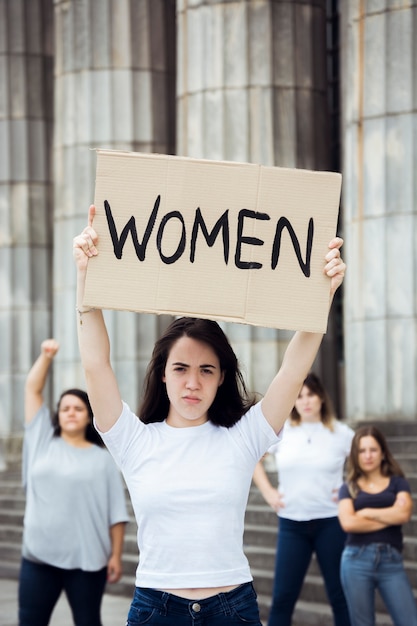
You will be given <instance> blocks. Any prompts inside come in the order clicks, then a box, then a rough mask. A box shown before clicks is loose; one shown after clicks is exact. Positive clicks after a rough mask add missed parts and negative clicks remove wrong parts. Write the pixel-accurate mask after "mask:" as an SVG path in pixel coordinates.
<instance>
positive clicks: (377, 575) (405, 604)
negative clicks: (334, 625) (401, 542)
mask: <svg viewBox="0 0 417 626" xmlns="http://www.w3.org/2000/svg"><path fill="white" fill-rule="evenodd" d="M340 575H341V579H342V585H343V589H344V590H345V596H346V600H347V603H348V606H349V612H350V618H351V621H352V626H374V624H375V589H378V591H379V593H380V595H381V597H382V599H383V601H384V603H385V605H386V607H387V610H388V612H389V614H390V615H391V617H392V620H393V622H394V624H395V626H417V608H416V602H415V600H414V596H413V592H412V590H411V585H410V582H409V580H408V578H407V574H406V572H405V570H404V566H403V559H402V556H401V554H400V553H399V552H398V550H396V549H395V548H393V547H392V546H390V545H389V544H386V543H371V544H369V545H367V546H361V547H357V546H346V548H345V549H344V551H343V554H342V562H341V566H340Z"/></svg>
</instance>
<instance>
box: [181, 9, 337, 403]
mask: <svg viewBox="0 0 417 626" xmlns="http://www.w3.org/2000/svg"><path fill="white" fill-rule="evenodd" d="M177 24H178V79H177V107H178V124H177V147H178V154H181V155H185V156H191V157H197V158H208V159H220V160H231V161H249V162H254V163H261V164H264V165H278V166H285V167H299V168H308V169H328V168H329V166H330V163H329V141H328V129H329V120H328V115H327V102H326V97H327V77H326V31H325V29H326V2H325V0H323V1H322V0H311V1H310V2H308V1H303V2H301V1H300V2H298V1H297V0H292V1H274V0H237V1H234V2H231V1H228V0H218V1H214V0H212V1H210V2H206V1H204V0H177ZM265 306H268V297H267V294H265ZM225 327H226V330H227V334H228V336H229V337H230V338H231V339H232V341H233V344H234V347H235V349H236V351H237V353H238V355H239V357H240V359H241V361H242V363H243V366H244V369H245V371H246V374H247V378H248V381H249V387H250V388H251V389H253V390H256V391H259V392H262V393H263V392H264V391H265V389H266V385H267V384H268V383H269V381H270V380H271V378H272V376H273V374H274V373H275V372H276V369H277V367H278V365H279V363H280V361H281V359H282V355H283V351H284V349H285V347H286V345H287V343H288V340H289V337H290V336H291V333H288V332H283V331H279V332H277V331H274V330H271V329H263V328H253V327H249V326H241V325H235V324H227V325H226V326H225ZM328 340H329V341H332V337H330V336H329V337H328ZM331 370H332V371H333V372H335V371H336V368H335V367H334V365H332V367H331Z"/></svg>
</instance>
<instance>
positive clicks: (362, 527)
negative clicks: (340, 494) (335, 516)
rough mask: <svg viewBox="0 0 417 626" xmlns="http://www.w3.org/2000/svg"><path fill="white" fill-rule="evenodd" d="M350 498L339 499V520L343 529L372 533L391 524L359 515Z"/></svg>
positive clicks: (352, 531)
mask: <svg viewBox="0 0 417 626" xmlns="http://www.w3.org/2000/svg"><path fill="white" fill-rule="evenodd" d="M358 513H359V511H358V512H356V511H355V509H354V506H353V502H352V500H351V499H350V498H343V500H340V501H339V522H340V525H341V527H342V528H343V530H344V531H345V532H347V533H370V532H373V531H375V530H382V529H383V528H386V527H387V526H389V525H390V524H384V523H383V522H378V521H375V520H371V519H367V518H366V517H362V516H361V515H358Z"/></svg>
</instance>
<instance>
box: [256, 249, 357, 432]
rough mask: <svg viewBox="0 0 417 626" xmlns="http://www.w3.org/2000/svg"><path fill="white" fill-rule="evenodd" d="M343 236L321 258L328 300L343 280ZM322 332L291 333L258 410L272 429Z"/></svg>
mask: <svg viewBox="0 0 417 626" xmlns="http://www.w3.org/2000/svg"><path fill="white" fill-rule="evenodd" d="M342 244H343V240H342V239H340V238H339V237H336V238H335V239H332V241H331V242H330V243H329V248H330V250H329V252H328V253H327V255H326V257H325V260H326V265H325V267H324V272H325V274H326V275H327V276H328V277H329V278H330V279H331V285H330V303H329V306H330V305H331V303H332V301H333V297H334V294H335V293H336V290H337V289H338V287H340V285H341V284H342V282H343V278H344V274H345V270H346V265H345V264H344V262H343V261H342V259H341V257H340V248H341V246H342ZM322 339H323V335H322V334H321V333H307V332H301V331H298V332H296V333H295V334H294V336H293V338H292V339H291V341H290V343H289V344H288V347H287V350H286V351H285V355H284V359H283V362H282V365H281V368H280V370H279V372H278V374H277V375H276V376H275V378H274V380H273V381H272V383H271V385H270V386H269V388H268V390H267V392H266V394H265V396H264V398H263V400H262V411H263V413H264V415H265V417H266V419H267V420H268V422H269V423H270V424H271V426H272V428H273V429H274V430H275V432H277V433H278V432H279V431H280V430H281V428H282V426H283V424H284V422H285V420H286V419H287V417H288V415H289V414H290V412H291V410H292V408H293V406H294V404H295V401H296V399H297V395H298V393H299V391H300V389H301V387H302V384H303V381H304V379H305V377H306V376H307V374H308V372H309V371H310V368H311V366H312V364H313V361H314V359H315V357H316V354H317V352H318V349H319V347H320V344H321V341H322Z"/></svg>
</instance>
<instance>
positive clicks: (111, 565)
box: [107, 556, 122, 583]
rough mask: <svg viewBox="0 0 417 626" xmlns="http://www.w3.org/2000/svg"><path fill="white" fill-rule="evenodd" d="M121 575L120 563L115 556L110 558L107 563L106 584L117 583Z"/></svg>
mask: <svg viewBox="0 0 417 626" xmlns="http://www.w3.org/2000/svg"><path fill="white" fill-rule="evenodd" d="M121 575H122V563H121V560H120V559H119V558H118V557H116V556H111V557H110V559H109V562H108V563H107V582H109V583H117V581H118V580H120V578H121Z"/></svg>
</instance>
